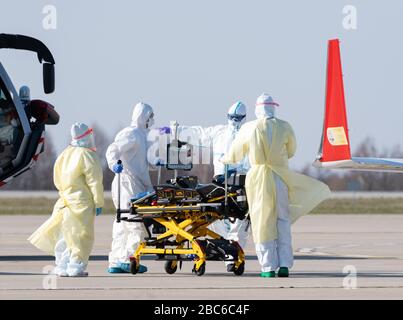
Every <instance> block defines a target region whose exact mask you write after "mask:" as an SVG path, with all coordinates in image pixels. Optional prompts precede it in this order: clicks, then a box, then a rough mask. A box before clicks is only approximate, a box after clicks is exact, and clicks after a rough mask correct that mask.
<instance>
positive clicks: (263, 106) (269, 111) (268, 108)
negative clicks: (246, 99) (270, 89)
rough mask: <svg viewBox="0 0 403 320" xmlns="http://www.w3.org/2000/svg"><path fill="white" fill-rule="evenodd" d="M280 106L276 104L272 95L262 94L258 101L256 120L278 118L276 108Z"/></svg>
mask: <svg viewBox="0 0 403 320" xmlns="http://www.w3.org/2000/svg"><path fill="white" fill-rule="evenodd" d="M278 106H279V104H278V103H276V102H274V100H273V98H272V97H271V96H270V95H268V94H267V93H263V94H261V95H260V96H259V97H258V98H257V100H256V106H255V115H256V118H258V119H261V118H274V117H275V116H276V107H278Z"/></svg>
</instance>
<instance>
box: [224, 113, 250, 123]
mask: <svg viewBox="0 0 403 320" xmlns="http://www.w3.org/2000/svg"><path fill="white" fill-rule="evenodd" d="M245 117H246V116H245V115H240V114H229V115H228V119H229V120H231V121H236V122H241V121H242V120H243V119H245Z"/></svg>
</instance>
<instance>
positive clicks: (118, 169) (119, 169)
mask: <svg viewBox="0 0 403 320" xmlns="http://www.w3.org/2000/svg"><path fill="white" fill-rule="evenodd" d="M112 169H113V172H115V173H121V172H122V171H123V165H122V164H114V165H113V167H112Z"/></svg>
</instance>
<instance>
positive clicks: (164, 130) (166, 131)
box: [160, 127, 171, 134]
mask: <svg viewBox="0 0 403 320" xmlns="http://www.w3.org/2000/svg"><path fill="white" fill-rule="evenodd" d="M170 133H171V128H170V127H162V128H160V134H170Z"/></svg>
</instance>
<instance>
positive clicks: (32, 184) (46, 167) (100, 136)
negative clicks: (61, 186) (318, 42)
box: [2, 124, 403, 191]
mask: <svg viewBox="0 0 403 320" xmlns="http://www.w3.org/2000/svg"><path fill="white" fill-rule="evenodd" d="M92 127H93V128H94V132H95V142H96V146H97V153H98V155H99V158H100V160H101V165H102V168H103V173H104V187H105V190H110V188H111V184H112V180H113V178H114V174H113V172H111V171H110V170H109V168H108V165H107V162H106V158H105V153H106V149H107V148H108V146H109V144H110V143H111V142H112V141H113V139H112V138H111V137H109V136H108V135H107V134H106V133H105V132H104V131H103V130H102V128H101V127H100V126H98V125H97V124H94V125H93V126H92ZM68 141H69V140H68V138H67V137H66V145H67V144H68ZM211 154H212V152H211ZM353 154H354V155H356V156H358V157H369V156H371V157H385V158H403V149H402V148H401V147H400V146H399V145H396V146H395V147H393V148H391V149H385V150H382V151H379V150H378V149H377V147H376V146H375V144H374V142H373V140H372V139H371V138H369V137H368V138H366V139H364V141H362V142H361V143H360V144H359V145H358V147H357V148H356V150H355V152H353ZM56 158H57V154H56V150H55V147H54V144H53V141H52V138H51V137H50V135H49V134H48V133H47V134H46V144H45V151H44V153H42V154H41V155H40V158H39V159H40V160H39V161H38V163H37V164H36V165H35V167H34V168H33V170H29V171H28V172H26V173H24V175H22V176H21V177H19V178H17V179H14V180H12V181H11V182H10V183H9V184H8V185H6V186H4V187H3V188H2V190H55V187H54V184H53V165H54V163H55V160H56ZM210 163H211V164H209V165H201V164H199V165H194V167H193V169H192V170H191V171H179V174H180V175H194V176H197V177H198V179H199V182H200V183H208V182H211V178H212V176H213V172H214V167H213V165H212V161H210ZM301 172H302V173H304V174H306V175H309V176H312V177H314V178H317V179H319V180H321V181H323V182H325V183H326V184H327V185H328V186H329V187H330V189H331V190H334V191H403V176H402V175H400V174H396V173H375V172H359V171H333V170H324V169H316V168H314V167H312V165H311V164H308V165H306V166H305V167H304V168H303V169H302V170H301ZM150 176H151V180H152V182H153V184H157V180H158V169H155V168H154V169H153V168H151V169H150ZM173 177H174V172H173V171H167V170H164V169H163V170H161V176H160V181H161V182H165V181H167V180H168V179H172V178H173Z"/></svg>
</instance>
